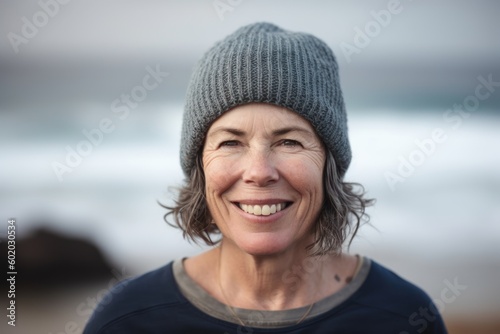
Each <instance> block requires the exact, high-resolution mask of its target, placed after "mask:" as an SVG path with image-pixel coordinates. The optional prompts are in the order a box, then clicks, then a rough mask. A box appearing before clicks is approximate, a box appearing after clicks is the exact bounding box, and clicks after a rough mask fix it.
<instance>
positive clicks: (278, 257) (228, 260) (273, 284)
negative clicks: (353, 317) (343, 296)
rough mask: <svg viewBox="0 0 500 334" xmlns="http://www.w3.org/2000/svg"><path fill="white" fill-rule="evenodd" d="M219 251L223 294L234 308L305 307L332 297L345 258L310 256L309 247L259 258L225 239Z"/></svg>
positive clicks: (220, 280) (279, 308) (218, 276)
mask: <svg viewBox="0 0 500 334" xmlns="http://www.w3.org/2000/svg"><path fill="white" fill-rule="evenodd" d="M214 252H218V261H217V262H218V263H217V266H216V268H217V271H218V273H217V277H216V280H217V281H218V283H219V290H221V291H220V294H221V295H222V296H221V297H222V299H223V300H225V302H226V303H227V304H230V305H231V306H234V307H239V308H247V309H261V310H283V309H290V308H297V307H302V306H305V305H308V304H312V303H314V302H316V301H317V300H318V299H321V297H324V296H326V295H329V294H330V292H331V293H333V292H332V291H333V290H332V291H330V290H331V289H332V282H335V281H334V280H333V276H334V275H335V274H333V272H334V271H335V267H336V266H339V265H340V264H341V261H340V260H341V256H333V255H328V256H322V257H310V256H308V254H307V251H306V250H305V247H295V248H294V249H292V250H289V251H286V252H283V253H280V254H273V255H264V256H255V255H251V254H248V253H244V252H241V251H239V249H237V247H236V246H235V245H233V244H232V243H231V242H229V241H226V240H223V241H222V243H221V245H220V247H218V248H216V249H214Z"/></svg>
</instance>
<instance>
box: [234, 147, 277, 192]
mask: <svg viewBox="0 0 500 334" xmlns="http://www.w3.org/2000/svg"><path fill="white" fill-rule="evenodd" d="M243 160H244V161H242V162H243V163H244V166H243V169H244V172H243V176H242V177H243V181H245V183H248V184H254V185H256V186H259V187H264V186H267V185H270V184H273V183H275V182H277V181H278V179H279V173H278V170H277V169H276V166H275V161H274V160H275V159H273V157H272V153H271V152H269V151H266V150H258V151H254V152H252V154H248V156H247V158H246V159H243Z"/></svg>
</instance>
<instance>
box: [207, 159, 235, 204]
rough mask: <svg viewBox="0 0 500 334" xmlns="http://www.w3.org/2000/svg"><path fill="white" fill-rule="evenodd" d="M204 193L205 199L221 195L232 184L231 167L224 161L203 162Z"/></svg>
mask: <svg viewBox="0 0 500 334" xmlns="http://www.w3.org/2000/svg"><path fill="white" fill-rule="evenodd" d="M203 165H204V174H205V191H206V194H207V197H210V196H214V195H221V194H222V193H223V192H224V191H226V190H227V189H228V188H229V187H230V186H231V184H232V182H231V174H230V170H231V166H230V164H228V163H227V161H224V159H211V160H209V159H207V160H206V162H205V160H204V164H203Z"/></svg>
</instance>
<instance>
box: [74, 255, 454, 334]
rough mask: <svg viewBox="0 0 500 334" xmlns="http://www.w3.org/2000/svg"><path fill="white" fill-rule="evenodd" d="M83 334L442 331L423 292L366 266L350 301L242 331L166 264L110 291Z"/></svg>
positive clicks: (373, 266)
mask: <svg viewBox="0 0 500 334" xmlns="http://www.w3.org/2000/svg"><path fill="white" fill-rule="evenodd" d="M83 333H84V334H129V333H203V334H208V333H217V334H226V333H230V334H233V333H234V334H239V333H297V334H298V333H325V334H326V333H343V334H351V333H352V334H354V333H370V334H373V333H384V334H390V333H394V334H409V333H419V334H422V333H426V334H430V333H447V332H446V328H445V326H444V323H443V320H442V318H441V316H440V315H439V313H438V311H437V309H436V307H435V306H434V304H433V303H432V301H431V300H430V298H429V297H428V296H427V294H425V292H423V291H422V290H421V289H419V288H417V287H416V286H414V285H413V284H411V283H409V282H407V281H406V280H404V279H402V278H401V277H399V276H398V275H396V274H394V273H393V272H392V271H390V270H388V269H386V268H384V267H382V266H381V265H379V264H377V263H376V262H375V261H371V267H370V271H369V273H368V276H367V278H366V280H365V281H364V282H363V284H362V285H361V287H360V288H359V289H358V290H357V291H356V292H355V293H353V294H352V296H351V297H349V298H348V299H347V300H345V301H344V302H342V303H341V304H339V305H338V306H336V307H334V308H332V309H331V310H329V311H327V312H325V313H322V314H320V315H318V316H316V317H313V318H311V319H307V320H305V321H303V322H301V323H299V324H297V325H293V326H288V327H282V328H249V327H243V326H241V325H237V324H234V323H231V322H227V321H224V320H220V319H217V318H214V317H212V316H210V315H208V314H205V313H204V312H202V311H201V310H199V309H198V308H196V307H195V306H194V305H192V304H191V303H190V302H189V301H188V300H187V299H186V298H185V297H184V295H183V294H182V293H181V291H180V290H179V288H178V286H177V284H176V281H175V278H174V275H173V271H172V263H169V264H167V265H165V266H163V267H161V268H159V269H156V270H154V271H151V272H149V273H146V274H144V275H142V276H140V277H137V278H135V279H130V280H127V281H123V282H121V283H120V284H118V285H117V286H116V287H114V288H113V289H112V290H111V291H110V293H109V294H108V295H107V296H106V297H105V298H103V301H102V302H101V304H100V305H99V306H98V307H97V308H96V310H95V311H94V314H93V315H92V317H91V318H90V320H89V322H88V324H87V326H86V327H85V330H84V332H83Z"/></svg>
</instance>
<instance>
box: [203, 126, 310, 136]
mask: <svg viewBox="0 0 500 334" xmlns="http://www.w3.org/2000/svg"><path fill="white" fill-rule="evenodd" d="M293 131H298V132H303V133H306V134H308V135H313V133H312V132H311V131H309V130H307V129H304V128H302V127H300V126H289V127H286V128H281V129H276V130H274V131H273V132H272V134H273V136H282V135H284V134H287V133H289V132H293ZM220 132H228V133H230V134H233V135H235V136H238V137H241V136H244V135H245V134H246V132H245V131H242V130H239V129H236V128H230V127H222V126H221V127H217V128H215V129H214V130H213V131H211V133H210V134H209V135H208V137H212V136H215V135H216V134H218V133H220Z"/></svg>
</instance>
